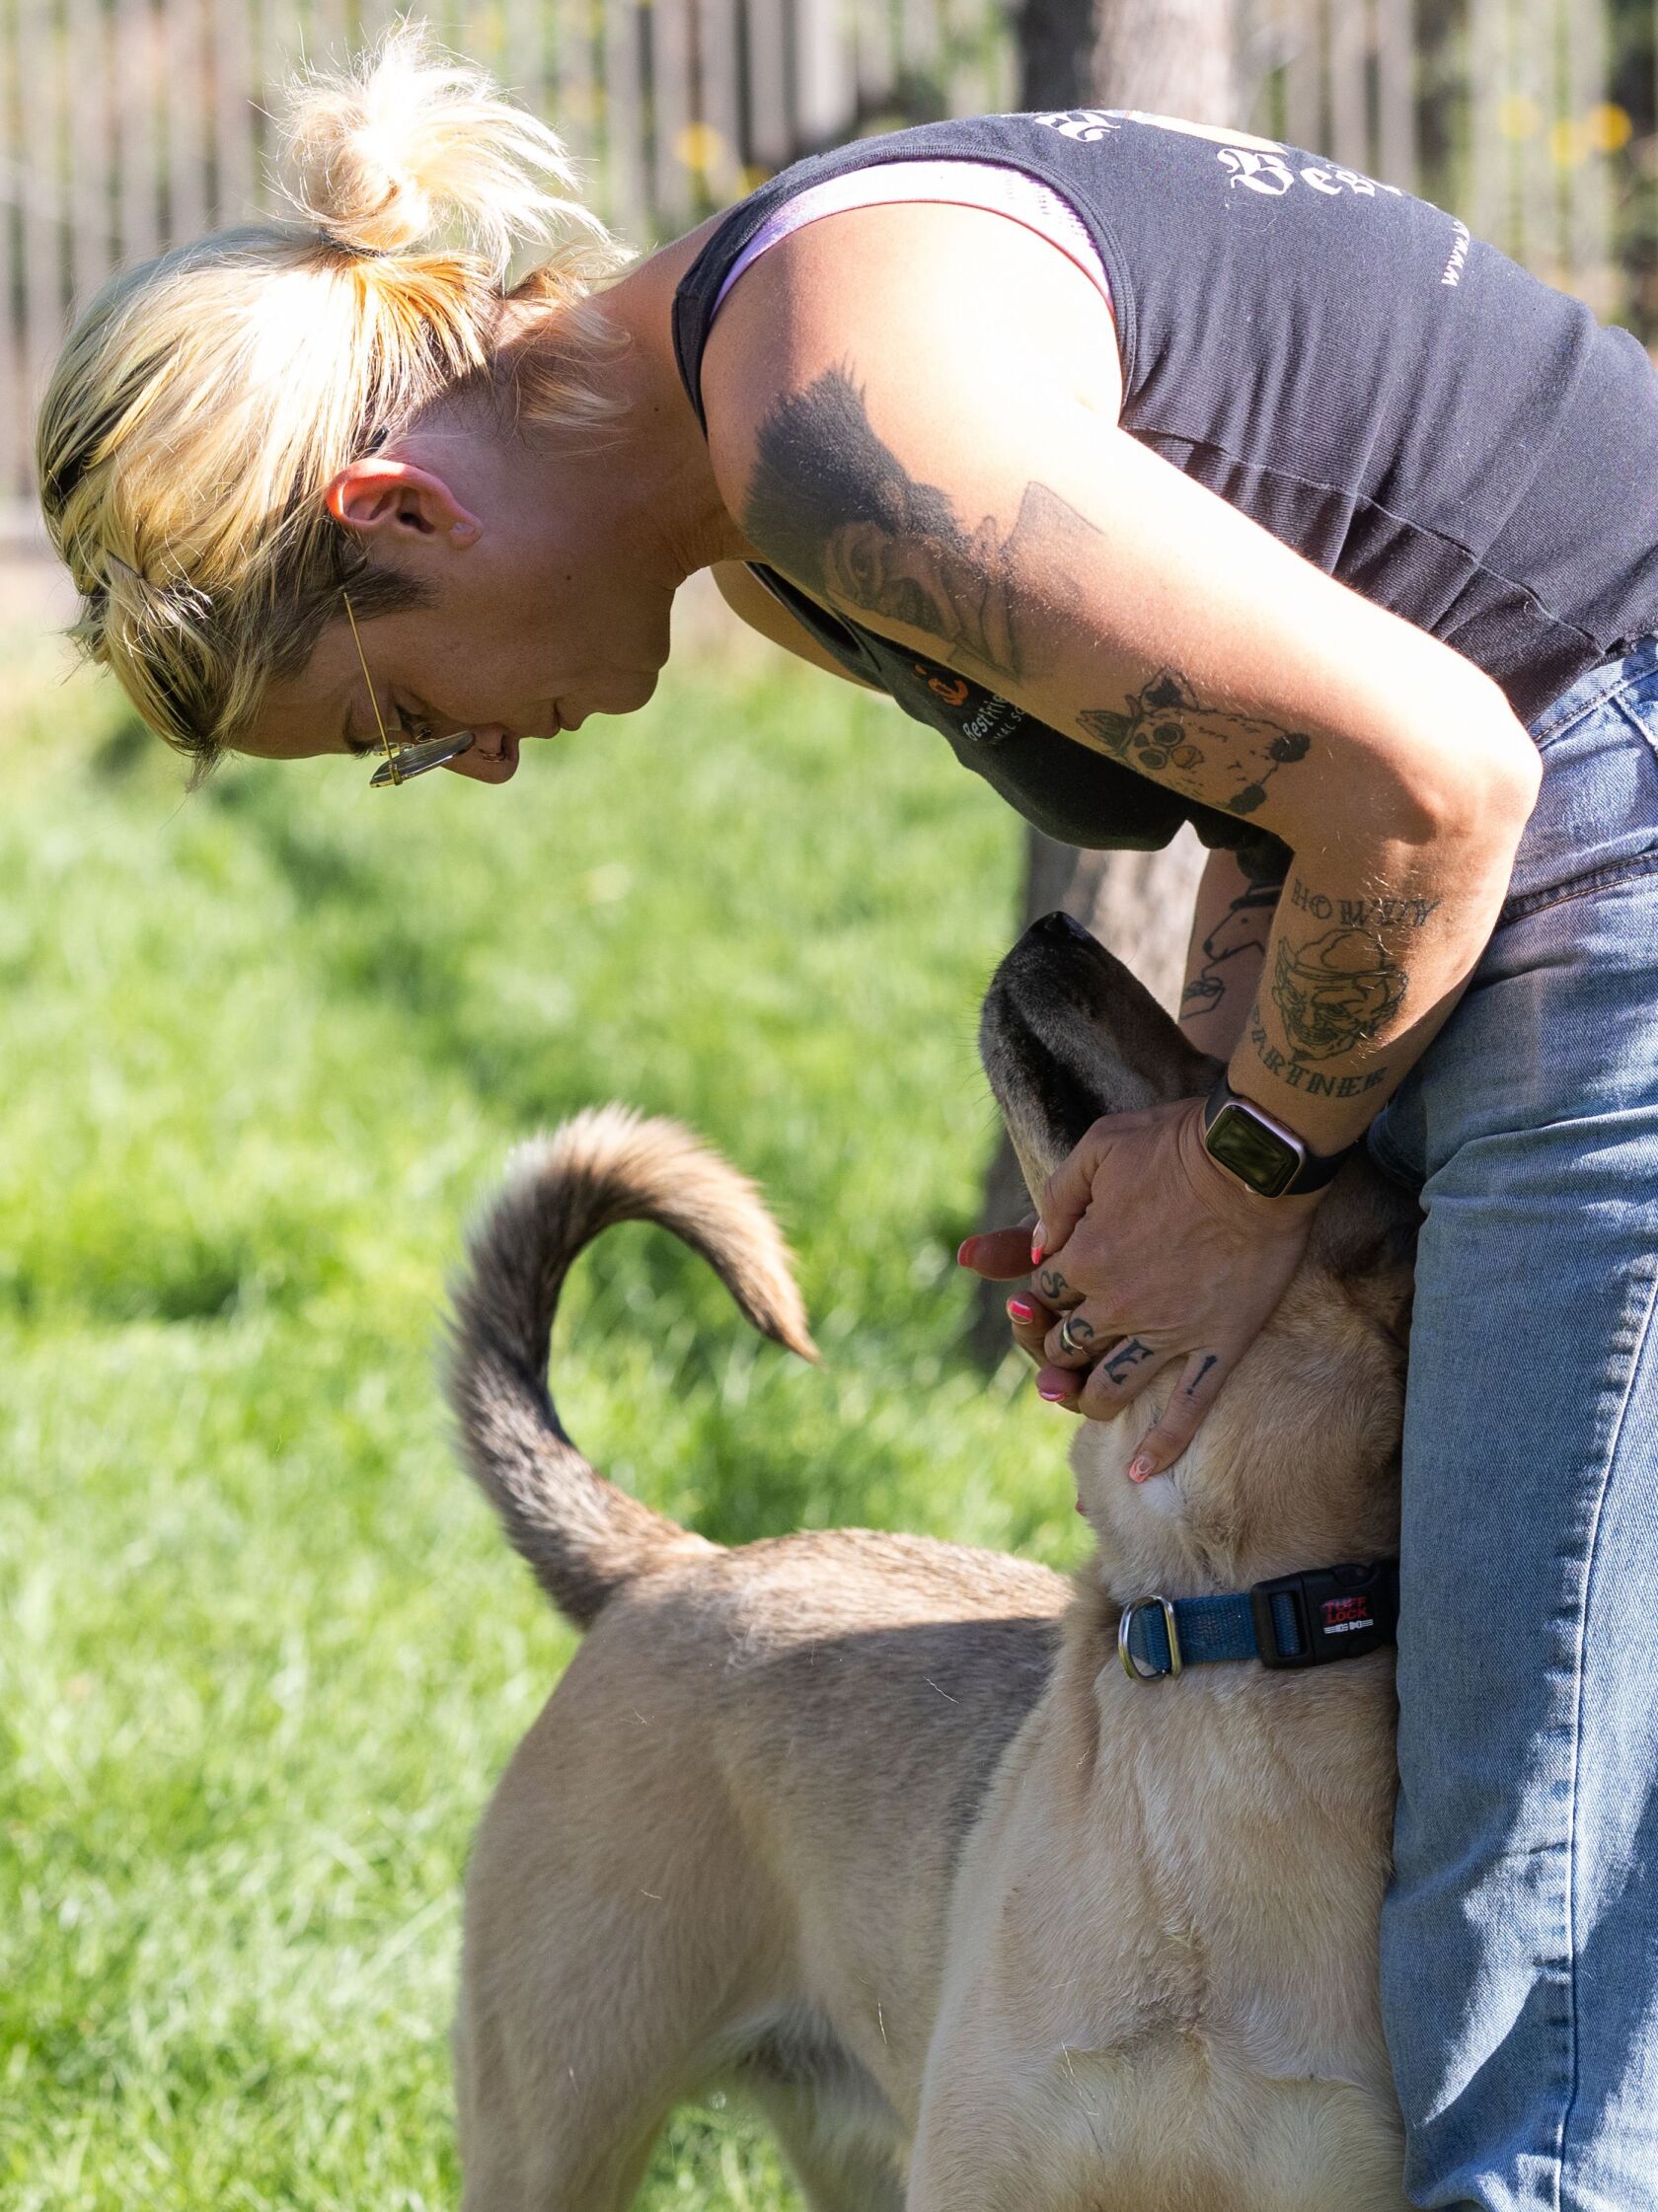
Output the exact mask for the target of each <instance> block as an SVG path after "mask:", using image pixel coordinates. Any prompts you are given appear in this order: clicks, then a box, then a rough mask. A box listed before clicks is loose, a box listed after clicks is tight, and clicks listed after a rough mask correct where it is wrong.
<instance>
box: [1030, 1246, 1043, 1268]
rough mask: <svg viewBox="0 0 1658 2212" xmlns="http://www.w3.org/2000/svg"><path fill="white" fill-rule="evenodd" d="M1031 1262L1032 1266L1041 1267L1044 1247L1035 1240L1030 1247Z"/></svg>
mask: <svg viewBox="0 0 1658 2212" xmlns="http://www.w3.org/2000/svg"><path fill="white" fill-rule="evenodd" d="M1030 1264H1031V1266H1032V1267H1040V1266H1041V1264H1042V1247H1041V1245H1040V1244H1037V1243H1034V1242H1033V1243H1032V1244H1031V1247H1030Z"/></svg>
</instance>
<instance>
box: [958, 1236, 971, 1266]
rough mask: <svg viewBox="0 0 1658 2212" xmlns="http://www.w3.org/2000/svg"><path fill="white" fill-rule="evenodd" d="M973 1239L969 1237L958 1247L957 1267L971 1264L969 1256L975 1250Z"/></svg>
mask: <svg viewBox="0 0 1658 2212" xmlns="http://www.w3.org/2000/svg"><path fill="white" fill-rule="evenodd" d="M973 1241H974V1240H973V1238H972V1237H970V1236H969V1237H966V1238H964V1239H963V1240H962V1242H961V1243H960V1244H958V1245H957V1247H956V1252H955V1264H956V1266H957V1267H966V1266H967V1265H968V1264H969V1263H968V1259H967V1255H968V1253H969V1252H970V1251H971V1250H972V1249H973Z"/></svg>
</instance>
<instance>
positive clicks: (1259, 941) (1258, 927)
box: [1180, 883, 1284, 1014]
mask: <svg viewBox="0 0 1658 2212" xmlns="http://www.w3.org/2000/svg"><path fill="white" fill-rule="evenodd" d="M1283 888H1284V887H1283V885H1282V884H1281V883H1251V884H1250V886H1249V888H1248V889H1247V890H1246V891H1241V892H1240V893H1239V895H1238V897H1237V898H1236V899H1234V900H1233V902H1232V904H1231V906H1230V907H1228V908H1227V910H1226V913H1225V914H1224V915H1222V917H1221V919H1220V921H1219V922H1216V924H1215V926H1214V928H1213V929H1211V930H1210V932H1209V934H1208V935H1207V936H1206V937H1205V938H1204V940H1203V965H1202V967H1201V968H1199V969H1198V971H1197V973H1196V975H1194V976H1193V977H1192V978H1191V980H1190V982H1189V983H1188V984H1187V985H1186V988H1185V990H1184V992H1183V993H1182V994H1181V997H1180V1011H1181V1013H1182V1014H1208V1013H1213V1012H1214V1010H1215V1008H1216V1007H1217V1006H1218V1005H1219V1004H1220V1002H1221V1000H1222V998H1224V997H1225V995H1226V987H1227V979H1226V977H1225V976H1224V975H1223V974H1222V973H1221V971H1222V969H1223V968H1224V967H1225V966H1226V964H1227V962H1228V961H1229V960H1238V959H1240V958H1243V957H1244V956H1245V955H1247V954H1250V953H1255V954H1258V955H1259V957H1260V958H1261V959H1263V960H1264V959H1265V957H1266V940H1267V936H1268V934H1269V933H1270V931H1271V928H1272V917H1273V915H1274V914H1275V913H1276V912H1277V909H1278V894H1279V893H1280V892H1281V891H1282V890H1283ZM1247 972H1248V971H1247V970H1245V973H1247Z"/></svg>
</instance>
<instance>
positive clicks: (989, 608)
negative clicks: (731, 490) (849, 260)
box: [743, 367, 1098, 680]
mask: <svg viewBox="0 0 1658 2212" xmlns="http://www.w3.org/2000/svg"><path fill="white" fill-rule="evenodd" d="M743 528H744V530H745V531H746V533H747V535H748V537H749V540H750V542H751V543H752V544H753V545H755V546H757V547H758V548H759V549H760V550H761V551H762V552H763V553H766V555H767V557H768V558H775V559H776V560H777V562H778V564H779V566H781V567H783V568H785V569H786V570H787V571H788V572H789V574H790V575H791V576H793V577H794V578H795V579H796V580H797V581H798V582H800V583H801V584H803V585H804V586H805V588H806V589H807V590H808V591H810V592H813V593H815V594H816V595H817V596H818V597H819V598H821V599H826V600H829V601H831V602H838V603H839V604H841V605H842V606H847V607H855V608H857V609H859V610H860V612H862V613H864V614H869V615H874V616H876V617H878V618H884V619H885V620H887V621H889V622H894V623H901V624H903V625H904V626H905V627H908V628H910V629H916V630H920V631H921V632H922V633H923V634H924V635H925V636H927V637H928V638H930V639H933V640H934V641H936V642H937V644H938V645H939V646H940V648H941V651H942V658H943V659H944V660H945V661H946V662H948V663H949V664H950V665H951V666H952V667H953V666H956V665H958V663H960V662H962V661H966V662H969V663H972V664H974V665H975V666H977V667H979V668H981V669H984V670H986V671H988V673H989V674H991V675H992V676H994V677H996V678H999V679H1007V678H1010V677H1011V678H1014V679H1016V680H1017V678H1019V677H1021V676H1027V675H1028V674H1029V673H1030V670H1029V665H1028V662H1029V647H1028V643H1027V642H1026V641H1025V640H1024V639H1022V638H1021V637H1020V634H1019V623H1018V613H1019V608H1018V598H1017V591H1016V589H1015V576H1016V572H1017V567H1018V565H1019V562H1020V560H1021V558H1022V557H1023V556H1024V554H1025V553H1028V551H1029V549H1030V547H1031V545H1032V544H1033V543H1035V542H1037V541H1038V540H1043V541H1051V540H1052V539H1053V538H1054V537H1055V536H1059V537H1060V538H1061V539H1065V538H1069V539H1072V540H1077V541H1080V540H1082V539H1083V538H1086V537H1094V536H1097V535H1098V533H1097V532H1096V531H1095V530H1094V528H1093V524H1092V523H1090V522H1088V521H1086V520H1085V519H1084V517H1083V516H1082V515H1080V514H1079V513H1078V512H1077V510H1076V509H1075V508H1074V507H1072V506H1070V505H1069V504H1068V503H1067V502H1066V501H1065V500H1064V499H1062V498H1061V497H1060V496H1059V494H1058V493H1057V492H1054V491H1050V490H1049V489H1048V488H1047V486H1046V485H1045V484H1039V483H1033V484H1030V485H1028V486H1027V487H1026V489H1025V493H1024V497H1023V499H1022V500H1021V501H1020V504H1019V510H1018V514H1017V516H1016V518H1015V521H1014V525H1013V528H1012V529H1011V530H1009V531H1007V532H1004V531H1003V528H1002V525H1001V524H1000V523H999V522H998V521H997V519H996V517H995V516H994V515H986V516H985V517H984V518H983V520H982V521H981V522H980V523H979V525H978V527H977V528H976V529H968V528H967V527H966V526H965V525H964V524H963V523H962V521H961V519H960V518H959V516H958V515H957V514H956V511H955V507H954V504H953V502H952V501H951V499H950V497H949V494H948V493H947V492H944V491H942V490H940V488H939V487H938V485H937V484H930V483H918V482H917V481H916V479H915V478H914V477H912V476H911V475H910V474H909V472H908V471H907V470H906V469H905V467H904V465H903V463H902V462H901V461H900V460H899V459H898V456H897V455H896V454H895V453H894V452H893V451H892V449H891V447H890V446H888V445H886V444H885V443H884V442H883V441H882V440H881V439H880V438H879V437H878V436H877V435H876V433H875V431H874V428H873V426H872V425H871V423H870V421H869V416H868V410H867V407H866V406H865V401H864V394H863V392H862V391H861V390H860V389H859V387H858V386H857V385H856V384H855V383H854V382H853V380H852V377H851V376H850V374H849V373H848V371H847V369H846V368H844V367H843V368H838V369H826V370H825V371H824V373H823V374H822V376H820V377H818V378H817V379H816V380H815V381H814V382H813V383H811V384H809V385H807V387H806V389H805V390H804V391H803V392H796V393H792V394H791V395H790V396H789V397H788V398H787V399H783V400H780V401H779V402H778V404H777V405H776V406H774V407H773V408H772V410H771V412H770V413H769V414H768V415H767V417H766V419H765V421H764V422H763V423H762V424H761V426H760V434H759V440H758V450H757V453H756V457H755V463H754V473H753V475H752V477H751V478H750V479H749V484H748V493H747V497H746V499H745V501H744V505H743ZM1050 556H1051V554H1050ZM1084 557H1086V555H1085V556H1084Z"/></svg>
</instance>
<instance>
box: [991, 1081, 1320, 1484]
mask: <svg viewBox="0 0 1658 2212" xmlns="http://www.w3.org/2000/svg"><path fill="white" fill-rule="evenodd" d="M1202 1139H1203V1106H1202V1101H1201V1100H1199V1099H1183V1100H1181V1101H1180V1102H1179V1104H1177V1105H1174V1106H1159V1107H1154V1108H1152V1109H1151V1110H1149V1111H1148V1112H1145V1113H1140V1114H1115V1115H1108V1116H1106V1117H1105V1119H1104V1120H1102V1121H1097V1122H1095V1123H1094V1125H1093V1128H1092V1129H1091V1130H1090V1131H1089V1133H1088V1135H1087V1136H1086V1137H1085V1138H1084V1139H1083V1141H1082V1143H1080V1144H1079V1145H1078V1146H1077V1148H1076V1149H1075V1151H1073V1152H1072V1153H1071V1155H1070V1157H1069V1158H1068V1159H1067V1160H1065V1161H1064V1162H1063V1163H1062V1164H1061V1166H1060V1167H1059V1168H1058V1169H1057V1170H1056V1172H1055V1173H1054V1175H1053V1176H1052V1177H1051V1178H1050V1180H1049V1182H1048V1186H1047V1188H1046V1190H1045V1191H1044V1192H1043V1194H1042V1215H1041V1219H1040V1220H1039V1222H1038V1223H1037V1226H1036V1229H1035V1232H1034V1234H1033V1237H1032V1242H1031V1249H1030V1252H1029V1255H1028V1258H1027V1257H1026V1255H1025V1253H1024V1252H1023V1251H1022V1250H1020V1249H1017V1248H1016V1247H1015V1246H1014V1243H1013V1239H1014V1237H1015V1236H1016V1234H1017V1233H1018V1232H1016V1231H1012V1230H996V1231H993V1232H992V1233H991V1234H989V1235H986V1236H982V1237H971V1238H969V1239H968V1241H967V1242H966V1243H965V1244H964V1245H963V1246H962V1248H961V1255H960V1257H961V1261H962V1264H963V1265H964V1266H966V1267H970V1268H972V1269H973V1270H974V1271H975V1273H977V1274H980V1275H983V1276H987V1277H989V1278H991V1279H992V1280H997V1281H1001V1280H1007V1279H1009V1278H1011V1277H1013V1276H1015V1275H1022V1274H1023V1273H1024V1272H1025V1271H1026V1268H1027V1266H1028V1267H1032V1268H1033V1269H1034V1277H1033V1294H1031V1295H1029V1296H1025V1297H1022V1298H1015V1299H1012V1300H1011V1301H1010V1303H1009V1314H1010V1317H1011V1318H1012V1320H1013V1323H1014V1334H1015V1337H1016V1339H1017V1342H1018V1343H1019V1344H1020V1345H1021V1346H1022V1347H1023V1349H1024V1350H1025V1351H1026V1352H1028V1353H1029V1354H1030V1356H1031V1357H1032V1359H1034V1360H1035V1361H1036V1362H1037V1364H1038V1366H1039V1368H1040V1372H1039V1373H1038V1375H1037V1377H1036V1386H1037V1388H1038V1390H1039V1391H1040V1392H1041V1394H1042V1396H1043V1397H1044V1398H1047V1399H1049V1400H1050V1401H1051V1402H1052V1403H1054V1404H1057V1405H1064V1406H1066V1407H1068V1408H1070V1409H1071V1410H1073V1411H1075V1412H1078V1413H1082V1414H1086V1415H1087V1416H1088V1417H1089V1418H1090V1419H1091V1420H1094V1421H1109V1420H1111V1419H1112V1418H1113V1416H1115V1415H1116V1414H1118V1413H1120V1412H1121V1411H1122V1409H1123V1408H1124V1407H1125V1406H1126V1405H1128V1404H1129V1403H1130V1401H1131V1400H1133V1399H1134V1398H1137V1397H1138V1396H1139V1394H1140V1392H1141V1391H1142V1390H1143V1389H1144V1388H1145V1387H1146V1385H1147V1383H1148V1382H1150V1381H1151V1379H1152V1377H1153V1376H1154V1375H1156V1374H1158V1373H1160V1372H1161V1371H1162V1370H1163V1369H1164V1368H1165V1367H1167V1366H1168V1364H1170V1363H1171V1362H1174V1361H1178V1362H1179V1363H1180V1372H1179V1375H1178V1377H1177V1379H1176V1382H1175V1387H1174V1390H1173V1393H1172V1395H1171V1396H1170V1398H1169V1401H1168V1406H1167V1407H1166V1408H1165V1410H1164V1414H1163V1418H1162V1419H1161V1421H1159V1422H1158V1423H1157V1424H1156V1426H1155V1427H1154V1428H1153V1429H1151V1430H1150V1431H1149V1432H1148V1433H1147V1435H1146V1437H1145V1438H1143V1439H1142V1442H1141V1445H1140V1449H1139V1451H1138V1453H1137V1454H1136V1456H1135V1459H1134V1462H1133V1464H1132V1466H1131V1467H1130V1468H1129V1470H1128V1471H1129V1473H1130V1475H1132V1476H1133V1478H1134V1479H1135V1481H1137V1482H1144V1481H1145V1480H1146V1478H1147V1477H1148V1476H1150V1475H1155V1474H1161V1473H1162V1472H1163V1471H1164V1469H1165V1468H1167V1467H1168V1466H1171V1465H1172V1464H1173V1462H1174V1461H1175V1460H1176V1459H1177V1458H1178V1457H1179V1456H1180V1454H1181V1452H1182V1451H1184V1450H1185V1448H1186V1446H1187V1444H1189V1443H1190V1441H1191V1439H1192V1438H1193V1437H1194V1436H1195V1435H1196V1434H1197V1431H1198V1428H1199V1426H1200V1424H1201V1423H1202V1421H1203V1419H1204V1417H1205V1415H1206V1414H1207V1413H1208V1411H1209V1409H1210V1407H1211V1406H1212V1405H1213V1404H1214V1402H1215V1399H1216V1397H1217V1395H1218V1394H1219V1392H1220V1391H1221V1389H1222V1388H1223V1387H1224V1385H1225V1384H1226V1382H1227V1381H1228V1380H1229V1378H1230V1377H1231V1374H1232V1370H1233V1368H1234V1367H1235V1366H1236V1365H1237V1364H1238V1362H1239V1361H1240V1360H1241V1359H1242V1358H1243V1354H1244V1352H1245V1351H1246V1350H1247V1349H1248V1347H1249V1345H1250V1344H1251V1342H1252V1341H1253V1340H1254V1338H1255V1336H1256V1334H1257V1333H1258V1331H1259V1330H1260V1328H1261V1326H1262V1325H1263V1323H1264V1322H1265V1321H1266V1319H1267V1317H1268V1315H1269V1314H1270V1313H1271V1312H1272V1310H1273V1308H1274V1306H1276V1305H1277V1303H1278V1300H1279V1298H1280V1297H1281V1296H1282V1295H1283V1293H1284V1290H1285V1287H1286V1285H1287V1284H1288V1283H1289V1280H1290V1278H1291V1276H1292V1275H1293V1274H1294V1273H1295V1271H1296V1268H1297V1266H1298V1265H1299V1263H1300V1260H1301V1255H1302V1252H1303V1250H1304V1248H1305V1246H1306V1243H1307V1235H1308V1230H1309V1228H1310V1227H1311V1225H1312V1218H1313V1215H1314V1213H1315V1212H1316V1211H1317V1209H1318V1207H1319V1201H1320V1199H1321V1197H1322V1193H1321V1192H1319V1193H1313V1194H1310V1195H1309V1196H1307V1197H1304V1198H1287V1199H1263V1198H1261V1197H1259V1196H1257V1194H1256V1193H1255V1192H1253V1191H1249V1190H1246V1189H1245V1188H1244V1187H1243V1184H1241V1183H1239V1182H1237V1181H1236V1180H1235V1179H1234V1177H1232V1176H1231V1175H1229V1174H1228V1173H1227V1171H1226V1169H1225V1168H1224V1167H1218V1166H1217V1165H1216V1164H1215V1162H1214V1161H1213V1160H1212V1159H1211V1158H1210V1157H1209V1154H1208V1153H1207V1152H1206V1151H1205V1150H1204V1148H1203V1142H1202ZM1062 1332H1063V1334H1062Z"/></svg>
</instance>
